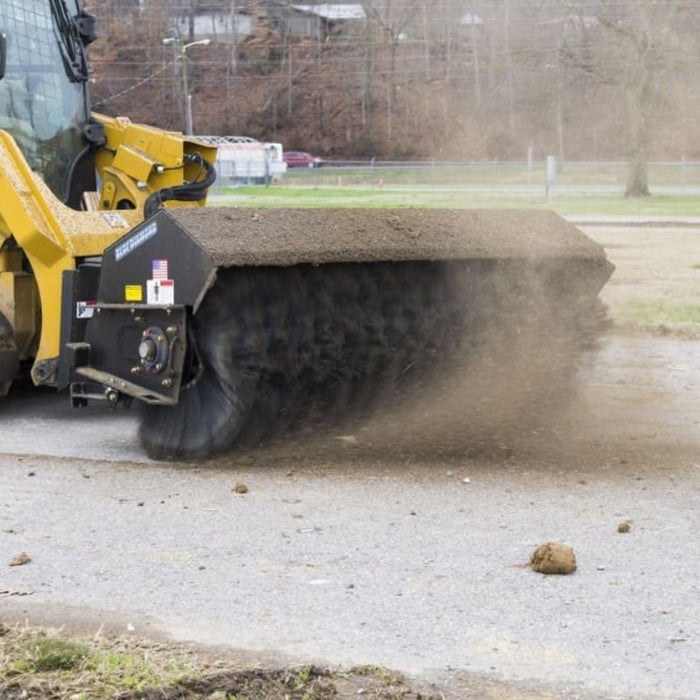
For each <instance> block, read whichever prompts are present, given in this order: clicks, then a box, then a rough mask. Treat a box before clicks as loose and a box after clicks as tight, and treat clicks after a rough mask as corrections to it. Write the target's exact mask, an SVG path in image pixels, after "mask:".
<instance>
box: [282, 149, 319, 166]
mask: <svg viewBox="0 0 700 700" xmlns="http://www.w3.org/2000/svg"><path fill="white" fill-rule="evenodd" d="M282 159H283V160H284V162H285V163H286V164H287V165H288V167H290V168H320V167H321V165H323V161H322V160H321V158H318V157H317V156H312V155H311V154H310V153H305V152H304V151H285V152H284V153H283V155H282Z"/></svg>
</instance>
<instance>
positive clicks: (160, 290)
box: [146, 260, 175, 305]
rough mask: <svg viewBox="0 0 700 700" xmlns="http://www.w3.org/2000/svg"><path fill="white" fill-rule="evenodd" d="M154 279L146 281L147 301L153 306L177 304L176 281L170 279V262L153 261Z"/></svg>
mask: <svg viewBox="0 0 700 700" xmlns="http://www.w3.org/2000/svg"><path fill="white" fill-rule="evenodd" d="M151 269H152V271H153V276H152V279H150V280H146V301H147V302H148V303H149V304H152V305H169V304H174V303H175V280H171V279H168V261H167V260H153V261H152V268H151Z"/></svg>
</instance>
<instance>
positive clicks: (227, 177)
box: [197, 136, 287, 186]
mask: <svg viewBox="0 0 700 700" xmlns="http://www.w3.org/2000/svg"><path fill="white" fill-rule="evenodd" d="M197 140H198V141H204V142H205V143H207V144H210V145H212V146H216V148H217V149H218V153H217V156H216V171H217V174H218V180H217V184H218V185H219V186H221V185H224V186H225V185H227V184H228V185H236V186H237V185H269V184H270V182H271V181H272V180H276V179H279V178H280V177H282V175H283V174H284V173H285V172H286V171H287V164H286V163H285V162H284V160H283V159H282V144H281V143H263V142H262V141H257V140H256V139H253V138H250V137H249V136H197Z"/></svg>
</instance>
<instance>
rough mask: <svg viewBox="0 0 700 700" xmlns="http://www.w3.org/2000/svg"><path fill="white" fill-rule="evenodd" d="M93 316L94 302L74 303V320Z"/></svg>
mask: <svg viewBox="0 0 700 700" xmlns="http://www.w3.org/2000/svg"><path fill="white" fill-rule="evenodd" d="M94 315H95V302H94V301H77V302H76V303H75V317H76V318H92V317H93V316H94Z"/></svg>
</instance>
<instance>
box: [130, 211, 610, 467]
mask: <svg viewBox="0 0 700 700" xmlns="http://www.w3.org/2000/svg"><path fill="white" fill-rule="evenodd" d="M169 215H170V216H172V217H173V219H174V220H175V221H176V222H177V223H178V224H179V225H180V226H182V227H183V228H184V229H185V230H186V231H187V232H188V233H189V234H190V235H191V236H192V237H193V238H194V239H195V240H196V241H197V242H198V243H199V245H201V246H202V247H203V248H205V249H206V250H207V251H208V253H209V254H210V255H211V257H212V259H213V262H214V264H215V265H216V267H217V273H216V279H215V281H214V283H213V285H212V286H211V287H210V289H209V290H208V291H207V293H206V295H205V296H204V299H203V301H202V302H201V304H200V305H199V307H198V308H197V309H196V313H195V314H194V316H193V319H192V324H191V341H192V344H193V352H192V354H191V355H192V358H193V361H192V370H191V372H190V376H189V378H188V381H187V382H186V383H185V385H184V386H183V388H182V390H181V393H180V401H179V403H178V404H177V405H175V406H161V405H158V406H155V405H149V406H144V408H143V411H144V415H143V420H142V426H141V440H142V443H143V445H144V446H145V448H146V450H147V451H148V453H149V454H150V455H151V456H152V457H155V458H194V457H197V458H199V457H203V456H208V455H211V454H214V453H217V452H221V451H224V450H228V449H230V448H232V447H234V446H255V445H259V444H261V443H265V442H266V441H268V440H269V439H270V438H272V437H274V436H277V435H280V434H285V433H286V432H288V431H289V430H291V429H294V428H298V427H299V426H302V425H303V426H309V425H313V426H316V427H321V428H323V427H332V426H336V425H338V423H339V422H340V421H342V420H344V419H346V418H348V417H353V416H355V417H356V416H358V415H361V416H367V415H369V414H370V413H371V412H372V411H377V410H379V409H381V410H386V409H388V408H389V407H394V406H401V405H405V404H406V403H407V402H410V403H416V402H420V401H421V399H422V397H424V396H427V395H429V394H430V390H431V387H433V386H435V385H440V384H441V385H443V386H444V385H451V384H453V382H452V378H457V377H460V376H464V375H465V373H467V372H468V370H469V368H470V367H471V366H472V365H473V364H474V362H475V361H477V360H478V359H483V356H484V354H485V353H490V352H492V351H493V350H494V349H495V348H497V347H501V348H502V347H503V346H507V347H510V346H512V347H513V348H515V347H516V346H518V347H525V346H527V347H528V348H529V350H528V352H535V353H540V354H541V353H544V351H545V349H547V348H548V349H549V350H551V351H552V359H553V360H556V365H557V366H558V367H563V368H564V371H568V370H570V368H571V367H573V366H575V354H576V352H577V351H578V349H579V348H580V345H581V343H582V342H583V341H584V340H588V339H590V336H591V334H593V333H594V332H595V326H596V324H595V322H594V319H595V317H596V314H595V313H594V312H595V311H596V310H597V307H598V302H597V300H596V295H597V293H598V291H599V289H600V287H601V286H602V285H603V284H604V283H605V281H606V280H607V278H608V277H609V275H610V272H611V269H612V266H611V265H610V264H609V263H608V262H607V260H606V258H605V256H604V254H603V252H602V250H601V249H600V248H599V247H598V246H597V245H595V244H593V243H592V242H591V241H590V240H589V239H587V238H586V237H585V236H584V235H583V234H582V233H580V232H579V231H578V230H577V229H576V228H575V227H573V226H571V225H569V224H567V223H566V222H564V221H563V220H561V219H560V218H559V217H557V216H556V215H554V214H552V213H550V212H495V211H494V212H486V211H484V212H478V211H458V210H449V211H445V210H410V209H407V210H391V211H387V210H370V211H367V210H249V209H209V210H204V211H202V210H199V211H187V210H175V211H173V212H172V213H169ZM562 339H565V342H562ZM533 341H534V342H533ZM562 355H565V356H566V357H564V358H563V357H562ZM518 357H519V361H520V362H522V370H523V372H525V373H527V371H528V357H527V354H526V355H525V356H523V355H522V354H519V355H518ZM533 359H534V358H533ZM538 359H539V360H541V357H540V358H538ZM498 371H499V369H498V366H496V367H495V368H494V372H496V373H498ZM554 373H555V370H554V365H552V374H553V375H554ZM495 379H496V377H494V380H495ZM551 381H552V382H554V376H553V377H552V379H551ZM463 390H464V391H467V392H468V391H469V386H467V387H465V388H464V389H463ZM480 391H481V389H480ZM463 419H464V420H465V421H466V422H468V420H469V416H463Z"/></svg>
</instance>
